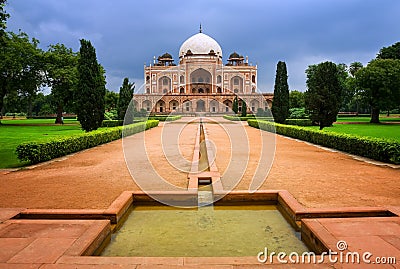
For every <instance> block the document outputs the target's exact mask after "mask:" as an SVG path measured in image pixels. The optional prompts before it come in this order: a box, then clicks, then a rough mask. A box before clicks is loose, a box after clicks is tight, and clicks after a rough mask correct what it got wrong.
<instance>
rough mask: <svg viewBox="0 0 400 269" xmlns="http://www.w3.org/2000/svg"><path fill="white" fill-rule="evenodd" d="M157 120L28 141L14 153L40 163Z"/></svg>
mask: <svg viewBox="0 0 400 269" xmlns="http://www.w3.org/2000/svg"><path fill="white" fill-rule="evenodd" d="M158 123H159V121H157V120H149V121H147V122H139V123H134V124H131V125H126V126H118V127H112V128H108V129H102V130H96V131H92V132H89V133H83V134H79V135H74V136H68V137H63V138H57V139H53V140H51V141H47V142H29V143H22V144H20V145H18V146H17V149H16V153H17V156H18V159H20V160H21V161H29V162H30V163H32V164H34V163H40V162H44V161H48V160H51V159H54V158H58V157H61V156H65V155H67V154H70V153H74V152H77V151H81V150H84V149H88V148H92V147H95V146H98V145H101V144H104V143H108V142H111V141H114V140H117V139H120V138H121V137H122V135H123V136H129V135H133V134H136V133H140V132H142V131H144V130H147V129H150V128H153V127H156V126H158Z"/></svg>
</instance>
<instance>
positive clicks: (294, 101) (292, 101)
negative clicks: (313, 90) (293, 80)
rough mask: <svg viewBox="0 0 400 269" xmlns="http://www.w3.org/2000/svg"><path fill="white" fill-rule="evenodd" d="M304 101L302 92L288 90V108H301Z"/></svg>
mask: <svg viewBox="0 0 400 269" xmlns="http://www.w3.org/2000/svg"><path fill="white" fill-rule="evenodd" d="M304 106H305V103H304V92H300V91H296V90H294V91H290V92H289V108H302V107H304Z"/></svg>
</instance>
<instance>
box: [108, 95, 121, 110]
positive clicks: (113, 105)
mask: <svg viewBox="0 0 400 269" xmlns="http://www.w3.org/2000/svg"><path fill="white" fill-rule="evenodd" d="M118 99H119V94H118V93H116V92H113V91H109V90H107V91H106V97H105V109H106V111H110V110H114V109H117V107H118Z"/></svg>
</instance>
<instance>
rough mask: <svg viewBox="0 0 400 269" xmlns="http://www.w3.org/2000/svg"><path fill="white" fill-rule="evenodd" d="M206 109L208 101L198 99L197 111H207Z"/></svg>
mask: <svg viewBox="0 0 400 269" xmlns="http://www.w3.org/2000/svg"><path fill="white" fill-rule="evenodd" d="M205 111H206V102H204V101H203V100H201V99H200V100H198V101H197V102H196V112H205Z"/></svg>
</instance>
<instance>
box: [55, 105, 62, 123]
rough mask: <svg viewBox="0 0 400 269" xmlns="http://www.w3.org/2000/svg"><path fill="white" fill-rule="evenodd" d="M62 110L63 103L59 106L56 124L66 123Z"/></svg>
mask: <svg viewBox="0 0 400 269" xmlns="http://www.w3.org/2000/svg"><path fill="white" fill-rule="evenodd" d="M62 112H63V107H62V106H61V105H58V106H57V117H56V122H55V123H56V124H64V121H63V118H62Z"/></svg>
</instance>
